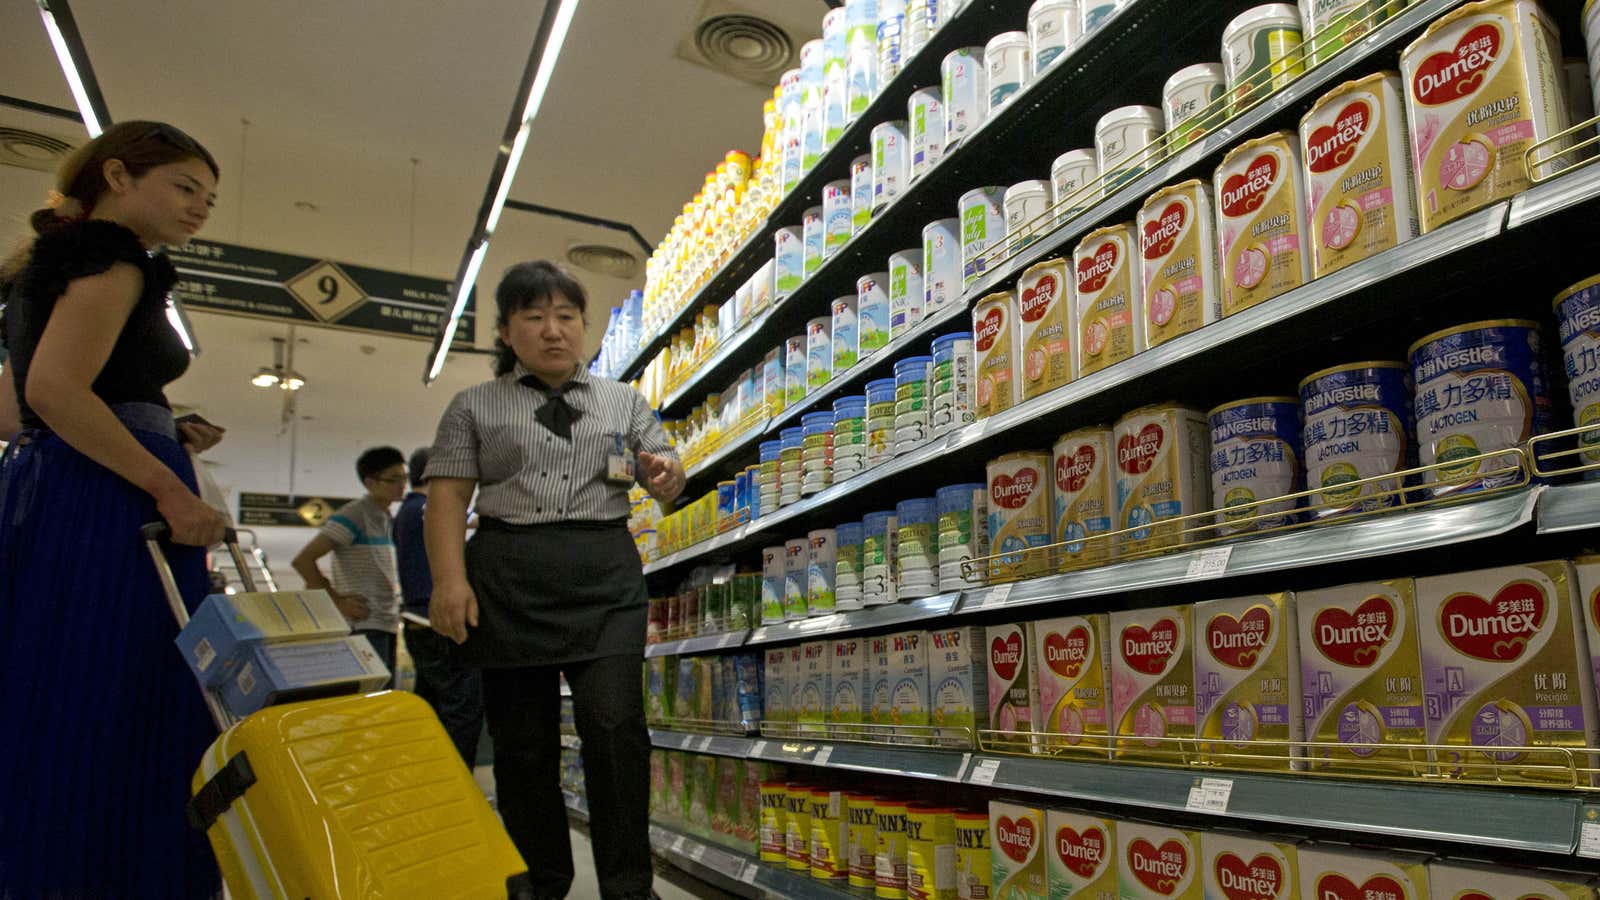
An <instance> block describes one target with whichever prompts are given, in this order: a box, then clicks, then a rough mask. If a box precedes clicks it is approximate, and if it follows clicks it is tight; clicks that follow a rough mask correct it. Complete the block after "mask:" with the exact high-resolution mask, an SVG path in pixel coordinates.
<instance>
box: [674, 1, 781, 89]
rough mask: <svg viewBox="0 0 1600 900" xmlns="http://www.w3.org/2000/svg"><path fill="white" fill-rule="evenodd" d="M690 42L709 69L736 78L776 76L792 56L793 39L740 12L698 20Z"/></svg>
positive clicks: (775, 27)
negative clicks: (717, 70) (698, 25)
mask: <svg viewBox="0 0 1600 900" xmlns="http://www.w3.org/2000/svg"><path fill="white" fill-rule="evenodd" d="M694 45H695V49H697V50H699V51H700V53H701V55H703V56H704V57H705V59H706V63H707V64H708V65H710V66H711V67H712V68H715V69H720V70H721V71H724V72H727V73H728V74H730V75H734V76H736V77H739V78H750V77H752V76H763V75H776V74H778V73H780V72H782V71H783V70H784V69H786V68H788V67H789V64H790V60H791V59H793V58H794V42H793V41H792V40H790V38H789V35H788V34H787V33H786V32H784V30H783V29H782V28H779V27H778V26H777V25H774V24H773V23H771V22H768V21H767V20H765V19H759V18H756V17H755V16H751V15H745V14H742V13H730V14H726V15H720V16H712V17H711V18H709V19H706V20H705V21H704V22H701V23H700V27H699V28H696V29H695V32H694Z"/></svg>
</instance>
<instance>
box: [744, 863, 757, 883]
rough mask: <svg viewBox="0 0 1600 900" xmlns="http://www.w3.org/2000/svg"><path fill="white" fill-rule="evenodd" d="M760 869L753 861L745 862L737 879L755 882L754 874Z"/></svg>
mask: <svg viewBox="0 0 1600 900" xmlns="http://www.w3.org/2000/svg"><path fill="white" fill-rule="evenodd" d="M760 871H761V868H760V867H759V866H757V865H756V864H755V863H745V864H744V868H743V869H742V870H741V871H740V872H739V880H740V881H742V882H744V883H745V884H755V883H756V875H757V874H758V873H760Z"/></svg>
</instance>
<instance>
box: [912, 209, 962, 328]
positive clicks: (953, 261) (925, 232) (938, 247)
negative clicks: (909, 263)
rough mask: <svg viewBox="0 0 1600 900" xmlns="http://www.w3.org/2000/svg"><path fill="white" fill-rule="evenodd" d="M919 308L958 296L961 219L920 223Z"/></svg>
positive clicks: (934, 306) (938, 306)
mask: <svg viewBox="0 0 1600 900" xmlns="http://www.w3.org/2000/svg"><path fill="white" fill-rule="evenodd" d="M921 274H922V286H923V287H922V308H923V309H924V310H928V311H931V310H936V309H943V308H945V307H946V306H949V305H950V304H952V303H955V302H957V301H959V300H960V299H961V292H962V284H961V220H960V219H939V220H938V221H935V222H929V223H928V224H927V225H924V226H923V227H922V270H921Z"/></svg>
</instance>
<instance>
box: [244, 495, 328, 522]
mask: <svg viewBox="0 0 1600 900" xmlns="http://www.w3.org/2000/svg"><path fill="white" fill-rule="evenodd" d="M349 502H350V498H349V497H310V496H304V495H293V494H250V493H245V492H243V491H241V492H240V493H239V524H240V525H241V526H249V525H288V526H292V527H304V528H316V527H318V526H320V525H321V524H322V523H323V522H326V521H327V520H328V517H329V516H331V515H333V514H334V513H335V512H337V511H338V510H339V507H341V506H343V505H345V504H346V503H349Z"/></svg>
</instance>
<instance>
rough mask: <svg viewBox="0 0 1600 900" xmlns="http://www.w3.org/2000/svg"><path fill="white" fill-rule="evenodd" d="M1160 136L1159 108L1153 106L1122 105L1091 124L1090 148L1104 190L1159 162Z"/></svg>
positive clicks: (1119, 185) (1113, 190)
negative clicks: (1101, 178)
mask: <svg viewBox="0 0 1600 900" xmlns="http://www.w3.org/2000/svg"><path fill="white" fill-rule="evenodd" d="M1160 140H1161V110H1159V109H1156V108H1155V107H1153V106H1123V107H1119V108H1117V109H1113V110H1112V111H1111V112H1108V113H1106V114H1105V115H1103V116H1101V117H1100V121H1098V122H1096V123H1095V126H1094V150H1095V159H1096V162H1097V163H1098V165H1099V168H1100V174H1101V176H1103V177H1104V179H1105V181H1104V182H1103V187H1104V190H1105V193H1107V194H1111V193H1114V192H1115V191H1116V190H1117V188H1120V187H1122V186H1123V185H1124V184H1127V183H1128V182H1130V181H1132V180H1133V179H1135V178H1137V177H1139V174H1140V173H1141V172H1143V171H1145V170H1146V169H1148V168H1150V167H1151V166H1153V165H1155V164H1156V163H1157V162H1160V161H1161V148H1160V146H1159V141H1160Z"/></svg>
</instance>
